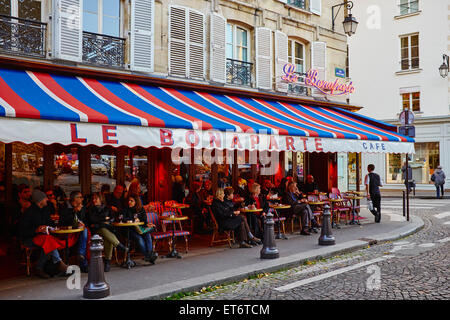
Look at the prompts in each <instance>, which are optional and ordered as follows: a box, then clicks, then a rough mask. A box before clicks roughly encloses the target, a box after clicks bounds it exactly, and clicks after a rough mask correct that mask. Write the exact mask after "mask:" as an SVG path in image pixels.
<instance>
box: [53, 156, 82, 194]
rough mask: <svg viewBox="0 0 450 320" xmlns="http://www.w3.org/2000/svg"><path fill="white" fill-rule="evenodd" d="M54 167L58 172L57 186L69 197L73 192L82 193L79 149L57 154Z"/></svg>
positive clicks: (55, 183)
mask: <svg viewBox="0 0 450 320" xmlns="http://www.w3.org/2000/svg"><path fill="white" fill-rule="evenodd" d="M54 166H55V171H56V179H55V182H54V185H55V186H58V187H59V188H61V190H62V191H63V192H64V193H65V195H66V196H67V197H68V196H69V195H70V193H71V192H72V191H80V190H81V185H80V179H79V172H80V170H79V169H80V168H79V161H78V148H70V149H68V150H66V152H61V153H58V154H55V156H54Z"/></svg>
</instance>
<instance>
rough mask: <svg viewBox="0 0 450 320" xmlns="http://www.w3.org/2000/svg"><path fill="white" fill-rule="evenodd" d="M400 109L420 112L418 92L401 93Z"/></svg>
mask: <svg viewBox="0 0 450 320" xmlns="http://www.w3.org/2000/svg"><path fill="white" fill-rule="evenodd" d="M402 110H410V111H413V112H420V92H412V93H403V94H402Z"/></svg>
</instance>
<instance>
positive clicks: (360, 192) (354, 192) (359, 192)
mask: <svg viewBox="0 0 450 320" xmlns="http://www.w3.org/2000/svg"><path fill="white" fill-rule="evenodd" d="M347 193H353V194H362V195H364V194H366V192H365V191H348V192H347Z"/></svg>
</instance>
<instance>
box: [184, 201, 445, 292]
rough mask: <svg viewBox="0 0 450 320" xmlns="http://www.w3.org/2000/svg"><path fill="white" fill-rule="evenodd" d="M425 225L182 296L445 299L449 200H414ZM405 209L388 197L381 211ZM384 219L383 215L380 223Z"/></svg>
mask: <svg viewBox="0 0 450 320" xmlns="http://www.w3.org/2000/svg"><path fill="white" fill-rule="evenodd" d="M410 210H411V211H410V212H411V214H414V215H417V216H420V217H421V218H422V219H423V220H424V223H425V226H424V228H423V229H422V230H420V231H419V232H417V233H415V234H413V235H410V236H408V237H406V238H403V239H399V240H397V241H393V242H386V243H380V244H376V245H373V246H368V247H367V248H365V249H363V250H359V251H356V252H352V253H349V254H346V255H341V256H335V257H332V258H330V259H327V260H322V261H311V262H308V263H306V264H304V265H301V266H298V267H296V268H292V269H289V270H285V271H281V272H277V273H273V274H261V275H260V276H259V277H258V278H254V279H247V280H244V281H241V282H239V283H235V284H231V285H227V286H218V287H216V288H213V290H212V291H211V292H205V293H200V294H195V295H190V296H186V297H184V298H183V299H184V300H189V299H192V300H209V299H211V300H212V299H213V300H222V299H242V300H258V299H269V300H271V299H273V300H304V299H308V300H309V299H311V300H330V299H333V300H445V299H449V298H450V287H449V286H450V272H449V271H450V200H443V199H439V200H438V199H428V200H425V199H411V202H410ZM399 213H400V214H401V213H402V200H401V199H384V200H383V201H382V215H384V216H385V217H386V216H387V215H389V214H396V217H398V214H399ZM382 222H383V218H382V221H381V223H382Z"/></svg>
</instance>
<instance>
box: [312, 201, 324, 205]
mask: <svg viewBox="0 0 450 320" xmlns="http://www.w3.org/2000/svg"><path fill="white" fill-rule="evenodd" d="M308 204H312V205H319V204H325V202H322V201H316V202H314V201H308Z"/></svg>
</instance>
